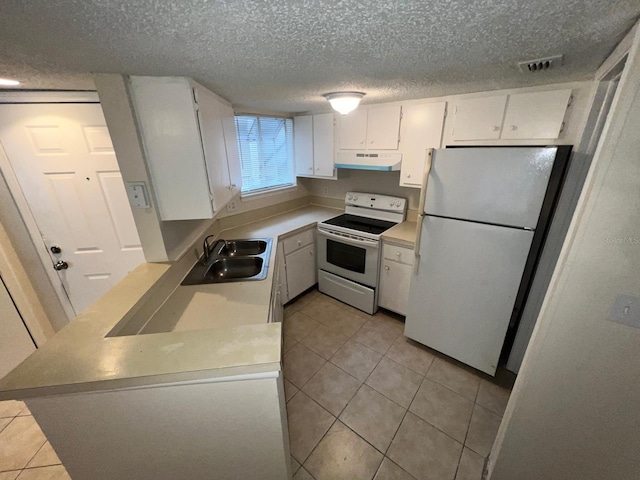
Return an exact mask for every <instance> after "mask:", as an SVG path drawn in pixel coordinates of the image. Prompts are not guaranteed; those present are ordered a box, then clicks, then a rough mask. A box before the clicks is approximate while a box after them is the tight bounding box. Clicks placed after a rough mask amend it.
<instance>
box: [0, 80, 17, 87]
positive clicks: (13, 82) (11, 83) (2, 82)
mask: <svg viewBox="0 0 640 480" xmlns="http://www.w3.org/2000/svg"><path fill="white" fill-rule="evenodd" d="M0 85H1V86H3V87H15V86H16V85H20V82H19V81H17V80H11V79H10V78H0Z"/></svg>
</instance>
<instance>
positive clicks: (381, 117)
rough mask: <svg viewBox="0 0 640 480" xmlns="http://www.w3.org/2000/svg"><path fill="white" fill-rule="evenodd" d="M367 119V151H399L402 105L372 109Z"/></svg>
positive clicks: (369, 110)
mask: <svg viewBox="0 0 640 480" xmlns="http://www.w3.org/2000/svg"><path fill="white" fill-rule="evenodd" d="M368 112H369V115H368V119H367V149H368V150H397V149H398V141H399V140H400V115H401V114H402V109H401V107H400V105H390V106H383V107H371V108H369V109H368Z"/></svg>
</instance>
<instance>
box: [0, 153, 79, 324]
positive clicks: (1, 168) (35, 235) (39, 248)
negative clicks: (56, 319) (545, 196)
mask: <svg viewBox="0 0 640 480" xmlns="http://www.w3.org/2000/svg"><path fill="white" fill-rule="evenodd" d="M0 172H2V175H3V176H4V178H5V181H6V182H7V185H8V186H9V192H10V193H11V196H12V197H13V200H14V201H15V202H16V206H17V207H18V211H19V212H20V215H21V216H22V221H23V222H24V225H25V227H26V228H27V231H28V232H29V236H30V237H31V241H32V242H33V244H34V246H35V248H36V252H38V257H39V258H40V261H41V262H42V265H43V266H44V270H45V272H47V276H48V277H49V281H50V282H51V285H52V286H53V289H54V291H55V292H56V295H57V296H58V299H59V300H60V304H61V305H62V308H63V310H64V312H65V314H66V315H67V318H68V319H69V320H72V319H74V318H75V317H76V312H75V310H74V309H73V306H72V305H71V301H70V300H69V297H68V296H67V292H66V291H65V289H64V287H63V285H62V282H61V281H60V277H59V276H58V274H57V273H56V271H55V270H54V269H53V268H52V267H51V265H52V264H51V257H50V256H49V253H48V252H47V246H46V245H45V244H44V240H43V239H42V235H41V233H40V229H39V228H38V224H37V223H36V220H35V218H34V216H33V214H32V213H31V209H30V208H29V204H28V203H27V199H26V198H25V196H24V193H23V192H22V188H21V187H20V183H18V178H17V177H16V174H15V172H14V171H13V167H12V166H11V162H10V161H9V157H8V156H7V154H6V152H5V151H4V148H2V145H1V144H0Z"/></svg>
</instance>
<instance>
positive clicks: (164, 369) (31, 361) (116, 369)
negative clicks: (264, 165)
mask: <svg viewBox="0 0 640 480" xmlns="http://www.w3.org/2000/svg"><path fill="white" fill-rule="evenodd" d="M339 213H340V211H339V210H336V209H333V208H328V207H320V206H313V205H310V206H306V207H302V208H299V209H296V210H293V211H290V212H286V213H283V214H280V215H276V216H273V217H270V218H267V219H264V220H260V221H257V222H254V223H251V224H248V225H244V226H240V227H236V228H232V229H229V230H225V231H222V232H221V233H220V234H219V237H221V238H225V239H232V238H257V237H270V238H273V247H272V251H271V258H270V261H269V271H268V275H267V278H266V279H265V280H262V281H253V282H236V283H228V284H214V285H206V286H195V287H182V286H180V285H179V283H180V281H181V280H182V277H183V276H184V274H186V272H187V271H188V269H189V268H190V266H191V265H192V264H193V262H194V261H195V260H194V259H191V258H183V259H182V260H178V261H177V262H173V263H144V264H142V265H140V266H138V267H137V268H136V269H135V270H134V271H132V272H131V273H130V274H129V275H127V276H126V277H125V278H124V279H123V280H122V281H121V282H120V283H119V284H118V285H116V286H115V287H114V288H112V289H111V290H110V291H109V292H107V293H106V294H105V295H104V296H103V297H101V298H100V299H99V300H98V301H97V302H95V303H94V304H93V305H91V306H90V307H89V308H88V309H87V310H86V311H85V312H83V313H82V314H81V315H79V316H78V317H77V318H76V319H74V320H73V321H71V322H70V323H69V325H67V326H66V327H65V328H63V329H62V330H61V331H60V332H58V333H57V334H56V335H55V336H54V337H53V338H52V339H51V340H49V341H48V342H47V343H46V344H45V345H44V346H43V347H42V348H39V349H38V350H37V351H36V352H34V353H33V354H32V355H31V356H29V357H28V358H27V359H26V360H25V361H24V362H23V363H22V364H20V365H19V366H18V367H17V368H16V369H15V370H13V371H12V372H10V373H9V374H8V375H7V376H6V377H4V378H3V379H1V380H0V400H5V399H21V400H22V399H26V398H34V397H42V396H49V395H60V394H70V393H79V392H88V391H96V390H110V389H116V388H126V387H135V386H142V385H151V384H158V383H169V382H175V381H185V380H198V379H203V378H212V377H224V376H231V375H241V374H248V373H252V374H253V373H259V372H264V371H274V370H279V369H280V368H281V367H280V360H281V358H280V356H281V337H282V331H281V328H282V327H281V325H280V324H279V323H267V320H268V315H269V304H270V296H271V288H272V282H273V273H274V272H273V271H274V265H275V255H276V251H277V248H276V247H277V241H278V237H280V236H282V235H287V234H290V233H295V232H296V231H299V230H302V229H304V228H308V227H309V226H313V225H315V224H316V223H317V222H318V221H322V220H326V219H328V218H331V217H332V216H335V215H337V214H339ZM161 296H164V298H166V299H168V300H167V302H165V303H164V305H163V306H162V307H161V309H162V308H165V309H167V310H168V311H172V312H174V315H177V316H178V317H179V319H178V320H179V321H180V323H181V325H182V326H184V327H185V328H180V329H178V330H175V331H164V332H159V333H148V334H146V333H145V334H139V335H122V334H121V333H119V332H118V330H122V328H120V326H126V325H127V324H140V325H142V326H144V325H146V323H147V321H148V319H149V318H151V317H152V316H153V314H154V313H155V311H156V310H155V309H154V310H150V308H151V307H149V306H148V305H149V304H150V303H151V304H153V302H150V300H151V299H152V298H154V299H156V302H157V299H158V298H159V297H161ZM171 302H173V303H171ZM170 316H171V315H169V317H170ZM169 320H170V321H173V320H171V319H169Z"/></svg>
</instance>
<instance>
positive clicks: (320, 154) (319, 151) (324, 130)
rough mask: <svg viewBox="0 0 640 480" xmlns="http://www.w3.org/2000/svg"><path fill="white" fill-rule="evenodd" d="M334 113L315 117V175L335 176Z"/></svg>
mask: <svg viewBox="0 0 640 480" xmlns="http://www.w3.org/2000/svg"><path fill="white" fill-rule="evenodd" d="M333 119H334V116H333V113H323V114H321V115H314V116H313V165H314V171H313V174H314V175H316V176H318V177H332V176H333V126H334V124H333Z"/></svg>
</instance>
